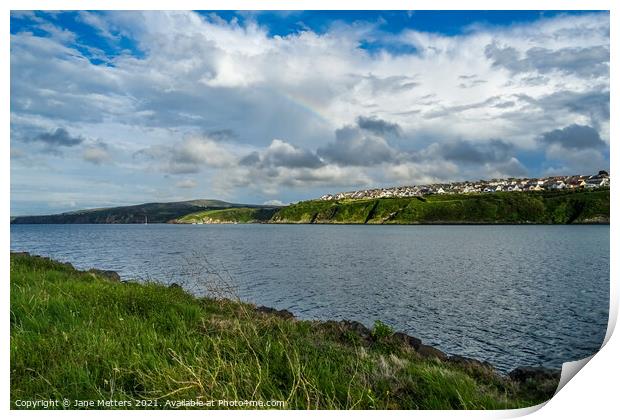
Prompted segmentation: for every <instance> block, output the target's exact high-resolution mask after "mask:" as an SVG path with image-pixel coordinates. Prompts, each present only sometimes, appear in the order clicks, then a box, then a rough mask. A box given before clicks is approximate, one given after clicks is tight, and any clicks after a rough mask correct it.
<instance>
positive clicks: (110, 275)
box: [88, 268, 121, 282]
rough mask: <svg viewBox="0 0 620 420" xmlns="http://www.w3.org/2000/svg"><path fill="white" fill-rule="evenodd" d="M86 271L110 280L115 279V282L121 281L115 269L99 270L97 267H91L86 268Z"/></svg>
mask: <svg viewBox="0 0 620 420" xmlns="http://www.w3.org/2000/svg"><path fill="white" fill-rule="evenodd" d="M88 272H89V273H92V274H94V275H96V276H99V277H103V278H105V279H108V280H111V281H117V282H120V281H121V276H120V275H119V274H118V273H117V272H116V271H112V270H99V269H98V268H91V269H90V270H88Z"/></svg>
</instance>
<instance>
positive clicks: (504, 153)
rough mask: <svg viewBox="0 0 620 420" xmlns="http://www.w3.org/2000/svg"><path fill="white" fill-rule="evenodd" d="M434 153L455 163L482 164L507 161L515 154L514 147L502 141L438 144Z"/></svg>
mask: <svg viewBox="0 0 620 420" xmlns="http://www.w3.org/2000/svg"><path fill="white" fill-rule="evenodd" d="M434 153H436V154H437V155H438V156H441V157H443V158H444V159H447V160H451V161H453V162H462V163H471V164H481V163H487V162H502V161H506V160H507V159H509V158H510V157H511V153H514V146H513V145H511V144H509V143H505V142H503V141H501V140H491V141H487V142H485V143H484V144H481V143H478V144H476V143H473V142H470V141H458V142H450V143H446V144H442V145H439V144H437V146H436V148H435V150H434Z"/></svg>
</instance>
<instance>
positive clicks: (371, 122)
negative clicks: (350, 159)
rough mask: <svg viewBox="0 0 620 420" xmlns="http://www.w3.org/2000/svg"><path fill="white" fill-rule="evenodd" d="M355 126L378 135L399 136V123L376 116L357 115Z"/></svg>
mask: <svg viewBox="0 0 620 420" xmlns="http://www.w3.org/2000/svg"><path fill="white" fill-rule="evenodd" d="M357 126H358V127H359V128H361V129H362V130H367V131H370V132H371V133H374V134H376V135H378V136H386V135H390V134H391V135H394V136H401V135H402V129H401V128H400V125H398V124H396V123H391V122H388V121H385V120H382V119H380V118H376V117H363V116H359V117H357Z"/></svg>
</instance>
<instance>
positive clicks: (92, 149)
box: [82, 141, 111, 165]
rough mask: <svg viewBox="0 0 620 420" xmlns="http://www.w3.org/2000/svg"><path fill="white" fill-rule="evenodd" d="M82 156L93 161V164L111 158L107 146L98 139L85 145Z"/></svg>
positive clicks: (98, 163)
mask: <svg viewBox="0 0 620 420" xmlns="http://www.w3.org/2000/svg"><path fill="white" fill-rule="evenodd" d="M82 157H83V158H84V160H85V161H87V162H90V163H94V164H95V165H101V164H102V163H105V162H108V161H110V160H111V156H110V151H109V146H108V145H107V144H106V143H105V142H103V141H98V142H96V143H95V144H92V145H90V146H88V147H86V148H85V149H84V153H83V154H82Z"/></svg>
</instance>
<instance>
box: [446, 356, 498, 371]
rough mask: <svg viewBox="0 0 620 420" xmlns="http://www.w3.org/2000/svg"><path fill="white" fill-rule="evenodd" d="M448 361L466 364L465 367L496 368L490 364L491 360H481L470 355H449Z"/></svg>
mask: <svg viewBox="0 0 620 420" xmlns="http://www.w3.org/2000/svg"><path fill="white" fill-rule="evenodd" d="M448 361H449V362H450V363H454V364H457V365H461V366H464V367H473V368H482V369H490V370H495V367H493V365H492V364H490V363H489V362H481V361H480V360H477V359H472V358H469V357H463V356H450V357H448Z"/></svg>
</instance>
